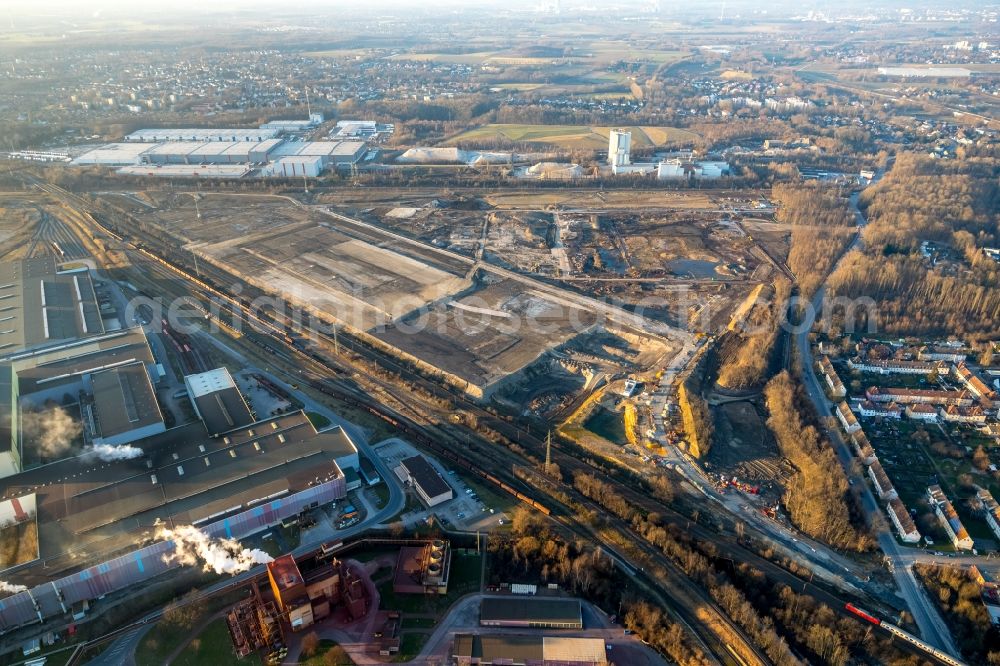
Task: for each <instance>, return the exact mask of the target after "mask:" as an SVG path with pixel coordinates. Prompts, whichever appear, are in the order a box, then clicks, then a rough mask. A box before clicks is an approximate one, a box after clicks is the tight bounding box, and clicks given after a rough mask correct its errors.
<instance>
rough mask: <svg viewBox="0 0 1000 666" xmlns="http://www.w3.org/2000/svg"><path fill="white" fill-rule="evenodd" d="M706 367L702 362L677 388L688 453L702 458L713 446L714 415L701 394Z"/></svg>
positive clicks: (678, 404)
mask: <svg viewBox="0 0 1000 666" xmlns="http://www.w3.org/2000/svg"><path fill="white" fill-rule="evenodd" d="M703 376H704V368H703V367H702V364H701V362H699V363H698V365H697V366H696V367H695V368H694V369H693V370H692V371H691V372H689V373H688V376H687V377H685V378H684V380H683V381H681V383H680V386H679V387H678V388H677V406H678V407H679V408H680V410H681V425H682V426H683V428H684V436H685V438H686V439H687V443H688V453H690V454H691V455H692V456H694V457H695V458H700V457H702V456H704V455H705V454H706V453H708V450H709V449H710V448H712V429H713V427H714V426H713V425H712V415H711V413H710V412H709V409H708V402H707V401H706V400H705V398H703V397H702V396H701V384H702V379H703Z"/></svg>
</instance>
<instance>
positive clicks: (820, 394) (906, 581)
mask: <svg viewBox="0 0 1000 666" xmlns="http://www.w3.org/2000/svg"><path fill="white" fill-rule="evenodd" d="M884 173H885V171H884V170H880V171H879V172H878V173H877V174H876V175H875V178H874V179H873V181H872V182H873V183H874V182H876V181H878V180H879V179H880V178H881V177H882V176H883V175H884ZM851 207H852V208H853V210H854V215H855V219H856V221H857V225H858V234H857V236H856V237H855V239H854V242H853V243H852V244H851V245H850V246H849V247H848V249H847V250H846V251H845V252H844V254H843V255H841V257H840V259H839V260H838V262H837V264H836V265H834V268H833V269H832V270H831V273H832V272H833V271H835V270H836V267H837V265H839V263H840V262H841V261H843V258H844V256H846V255H847V253H848V252H850V251H851V250H854V249H860V248H861V247H862V246H863V243H864V240H863V237H862V235H861V230H862V229H863V228H864V226H865V225H866V224H867V220H865V217H864V215H863V214H862V212H861V209H860V208H859V207H858V195H857V194H854V195H853V196H852V197H851ZM825 293H826V289H825V287H821V288H820V289H818V290H817V291H816V294H815V295H814V296H813V299H812V301H811V303H810V305H811V306H812V312H813V313H821V312H822V311H823V310H822V308H823V302H824V296H825ZM813 318H814V317H808V316H807V319H809V320H808V321H805V322H803V323H801V324H800V325H799V326H798V327H797V328H796V329H795V331H794V337H795V345H796V347H797V349H798V352H799V358H800V359H801V360H802V379H803V384H804V386H805V389H806V393H807V394H808V396H809V399H810V401H811V402H812V403H813V406H814V407H815V409H816V413H817V414H818V415H819V416H820V418H821V423H822V427H823V429H824V430H825V431H826V435H827V437H828V438H829V440H830V442H831V443H832V444H833V447H834V450H835V451H836V453H837V458H838V459H839V460H840V463H841V465H842V466H843V468H844V471H845V473H846V474H847V476H848V478H851V479H853V480H854V483H853V484H852V489H853V492H854V494H855V498H856V499H857V500H858V505H859V506H860V507H861V509H862V511H863V512H864V514H865V516H866V519H867V521H868V524H869V526H870V527H871V529H872V530H873V531H874V532H875V534H876V537H877V539H878V544H879V547H880V548H881V549H882V552H883V553H885V555H886V557H887V558H888V561H889V564H890V567H891V570H892V573H893V576H894V578H895V580H896V585H897V586H898V588H899V593H900V595H901V596H902V598H903V600H904V601H905V602H906V605H907V607H908V608H909V610H910V612H911V614H912V615H913V619H914V621H915V622H916V624H917V626H918V627H919V628H920V634H921V637H922V638H923V639H924V640H925V641H927V642H928V643H930V644H932V645H934V646H935V647H937V648H938V649H941V650H945V651H946V652H948V653H949V654H952V655H956V656H957V655H958V654H959V653H958V650H957V649H956V647H955V644H954V641H953V640H952V637H951V633H950V632H949V631H948V627H947V625H945V622H944V619H943V618H942V617H941V615H940V614H939V613H938V612H937V609H936V608H935V607H934V604H933V602H931V600H930V599H928V598H927V595H926V593H925V592H924V590H923V588H922V587H921V585H920V584H919V583H918V582H917V580H916V578H915V577H914V574H913V569H912V565H913V560H909V559H907V558H905V557H904V556H903V552H902V550H903V549H902V547H901V546H900V545H899V544H898V543H897V541H896V537H895V536H893V534H892V531H891V530H890V529H889V526H888V523H887V521H886V520H885V518H884V516H883V509H882V507H881V506H880V505H879V503H878V502H877V501H876V499H875V496H874V495H873V494H872V491H871V488H869V486H868V484H867V483H866V481H865V479H864V478H860V477H854V476H852V472H851V469H852V465H853V462H854V456H853V454H852V452H851V449H850V446H848V444H847V442H846V441H845V440H844V437H843V436H842V435H841V433H840V430H839V429H838V428H837V427H836V426H834V427H833V428H829V427H827V426H826V423H825V418H824V417H826V416H829V415H830V414H831V413H832V411H833V408H834V405H833V403H832V402H831V401H830V400H829V399H827V397H826V393H825V392H824V391H823V387H822V385H821V383H820V381H819V378H818V377H817V376H816V372H815V370H814V365H815V359H814V358H813V354H812V346H811V345H810V342H809V332H810V331H811V330H812V325H811V324H812V323H813V321H812V319H813ZM906 550H910V549H906Z"/></svg>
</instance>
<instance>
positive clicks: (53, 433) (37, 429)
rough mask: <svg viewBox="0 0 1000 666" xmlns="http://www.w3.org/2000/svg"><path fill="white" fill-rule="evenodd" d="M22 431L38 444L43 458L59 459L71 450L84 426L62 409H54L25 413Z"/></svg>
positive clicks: (29, 439) (22, 420) (26, 436)
mask: <svg viewBox="0 0 1000 666" xmlns="http://www.w3.org/2000/svg"><path fill="white" fill-rule="evenodd" d="M21 431H22V433H23V434H24V438H25V439H26V440H28V441H34V442H37V444H38V448H39V449H40V450H41V453H42V456H43V457H45V458H58V457H60V456H63V455H65V454H66V453H67V452H68V451H69V450H70V447H71V446H73V441H74V440H75V439H76V438H78V437H79V436H80V434H81V433H82V432H83V426H82V425H81V424H80V422H79V421H78V420H77V419H74V418H73V417H72V416H70V415H69V412H67V411H66V410H65V409H63V408H62V407H53V408H52V409H46V410H45V411H42V412H24V413H23V414H22V415H21Z"/></svg>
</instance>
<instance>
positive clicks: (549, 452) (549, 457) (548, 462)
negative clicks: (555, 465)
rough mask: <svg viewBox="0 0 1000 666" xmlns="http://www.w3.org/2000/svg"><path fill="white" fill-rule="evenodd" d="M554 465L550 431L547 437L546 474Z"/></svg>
mask: <svg viewBox="0 0 1000 666" xmlns="http://www.w3.org/2000/svg"><path fill="white" fill-rule="evenodd" d="M551 465H552V431H551V430H549V433H548V435H546V436H545V470H544V471H545V473H546V474H548V473H549V467H550V466H551Z"/></svg>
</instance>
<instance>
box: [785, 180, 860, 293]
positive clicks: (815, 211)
mask: <svg viewBox="0 0 1000 666" xmlns="http://www.w3.org/2000/svg"><path fill="white" fill-rule="evenodd" d="M771 196H772V198H773V199H774V200H775V202H776V203H777V204H778V205H779V208H778V212H777V214H776V215H775V218H776V219H777V220H778V221H779V222H783V223H785V224H790V225H792V231H791V243H790V249H789V252H788V267H789V268H790V269H791V270H792V273H793V274H794V275H795V279H796V281H797V282H798V285H799V293H800V295H801V296H802V297H803V298H811V297H812V295H813V294H814V293H815V291H816V289H817V288H819V285H820V284H822V282H823V280H824V279H825V277H826V275H827V273H829V272H830V270H831V269H832V268H833V264H834V262H835V261H836V260H837V257H839V256H840V255H841V253H843V251H844V249H845V248H846V247H847V244H848V243H849V242H850V239H851V238H852V236H853V235H854V215H853V214H852V213H851V209H850V205H849V203H848V202H847V201H846V200H844V199H843V198H842V197H841V196H840V192H839V190H838V188H835V187H830V186H827V185H823V184H821V183H818V182H813V183H801V184H778V185H775V186H774V188H773V189H772V190H771Z"/></svg>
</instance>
